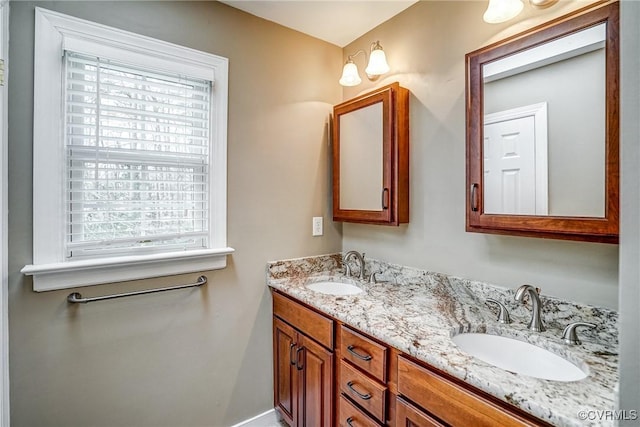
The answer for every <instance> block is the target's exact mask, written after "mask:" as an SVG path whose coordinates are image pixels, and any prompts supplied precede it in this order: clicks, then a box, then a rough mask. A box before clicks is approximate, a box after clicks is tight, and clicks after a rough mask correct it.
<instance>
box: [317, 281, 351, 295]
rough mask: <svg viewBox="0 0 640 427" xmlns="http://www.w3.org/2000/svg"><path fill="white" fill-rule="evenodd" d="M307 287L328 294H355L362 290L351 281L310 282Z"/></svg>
mask: <svg viewBox="0 0 640 427" xmlns="http://www.w3.org/2000/svg"><path fill="white" fill-rule="evenodd" d="M307 289H311V290H312V291H314V292H320V293H321V294H327V295H355V294H359V293H360V292H362V289H360V288H359V287H357V286H356V285H352V284H351V283H344V282H328V281H326V282H314V283H309V284H308V285H307Z"/></svg>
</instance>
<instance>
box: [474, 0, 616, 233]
mask: <svg viewBox="0 0 640 427" xmlns="http://www.w3.org/2000/svg"><path fill="white" fill-rule="evenodd" d="M618 51H619V48H618V4H617V3H610V4H607V5H604V6H600V7H598V8H596V9H593V8H590V9H582V10H579V11H577V12H574V13H572V14H570V15H568V16H565V17H562V18H559V19H556V20H554V21H552V22H550V23H548V24H544V25H542V26H540V27H537V28H534V29H533V30H531V31H528V32H526V33H523V34H520V35H517V36H514V37H512V38H510V39H508V40H506V41H503V42H499V43H496V44H494V45H491V46H488V47H486V48H483V49H480V50H478V51H475V52H472V53H470V54H468V55H467V77H468V80H467V184H468V185H467V231H476V232H485V233H498V234H514V235H525V236H535V237H549V238H560V239H573V240H585V241H599V242H611V243H613V242H617V239H618V198H619V197H618V194H619V191H618V186H619V150H618V108H619V107H618V103H619V101H618V81H619V77H618V68H619V67H618V63H619V58H618Z"/></svg>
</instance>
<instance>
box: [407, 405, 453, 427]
mask: <svg viewBox="0 0 640 427" xmlns="http://www.w3.org/2000/svg"><path fill="white" fill-rule="evenodd" d="M442 426H443V424H440V423H439V422H438V421H436V420H434V419H433V418H431V417H430V416H428V415H427V414H425V413H423V412H422V411H420V410H419V409H417V408H414V407H413V406H411V405H410V404H408V403H407V402H405V401H404V400H402V399H397V400H396V427H442Z"/></svg>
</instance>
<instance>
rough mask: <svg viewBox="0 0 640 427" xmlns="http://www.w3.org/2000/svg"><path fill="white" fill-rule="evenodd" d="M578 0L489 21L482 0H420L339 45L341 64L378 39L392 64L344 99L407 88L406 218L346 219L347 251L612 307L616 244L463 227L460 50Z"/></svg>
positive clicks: (361, 64)
mask: <svg viewBox="0 0 640 427" xmlns="http://www.w3.org/2000/svg"><path fill="white" fill-rule="evenodd" d="M525 3H526V2H525ZM584 4H585V2H561V3H560V4H558V5H556V6H554V7H553V8H551V9H548V10H546V11H532V10H531V8H530V7H529V6H528V5H527V7H526V9H525V12H524V13H523V14H522V15H521V16H520V17H518V18H517V19H516V20H513V21H510V22H508V23H504V24H500V25H490V24H486V23H484V22H483V21H482V14H483V12H484V10H485V8H486V2H481V1H441V2H438V1H422V2H418V3H417V4H415V5H414V6H412V7H410V8H409V9H407V10H405V11H404V12H403V13H401V14H400V15H398V16H396V17H394V18H392V19H391V20H389V21H387V22H385V23H383V24H382V25H380V26H379V27H377V28H375V29H374V30H372V31H371V32H369V33H367V34H365V35H364V36H362V37H361V38H359V39H358V40H356V41H355V42H354V43H352V44H350V45H349V46H347V47H346V48H345V49H344V51H343V60H346V56H347V55H348V54H350V53H353V52H355V51H356V50H358V49H368V47H369V45H370V43H371V42H373V41H375V40H380V43H381V45H382V46H383V47H384V49H385V52H386V54H387V59H388V62H389V64H390V66H391V71H390V72H389V74H387V75H385V76H383V78H381V79H380V80H379V81H377V82H376V83H375V84H372V83H371V82H369V81H367V80H366V79H365V80H364V83H363V84H362V85H360V86H357V87H355V88H345V89H344V91H343V98H344V99H348V98H351V97H353V96H355V95H358V94H359V93H362V92H366V91H368V90H370V89H372V88H373V87H377V86H382V85H385V84H388V83H390V82H392V81H399V82H400V84H401V85H403V86H405V87H406V88H408V89H409V90H410V91H411V94H412V95H411V99H410V109H411V112H410V119H411V134H410V138H411V184H410V185H411V204H410V210H411V212H410V215H411V218H410V223H409V224H408V225H406V226H401V227H399V228H395V227H380V226H368V225H361V224H345V225H344V226H343V248H344V249H345V250H349V249H357V250H361V251H364V252H366V253H367V255H368V256H370V257H372V258H378V259H383V260H387V261H391V262H396V263H400V264H405V265H410V266H416V267H421V268H426V269H429V270H433V271H438V272H442V273H449V274H454V275H457V276H462V277H466V278H471V279H477V280H484V281H488V282H491V283H495V284H498V285H502V286H505V287H509V288H515V287H517V286H518V285H520V284H522V283H531V284H534V285H536V286H538V287H540V288H542V292H543V293H544V294H547V295H554V296H559V297H566V298H569V299H572V300H575V301H579V302H585V303H592V304H598V305H603V306H607V307H614V308H615V307H617V304H618V295H617V292H618V285H617V280H618V247H617V245H605V244H595V243H578V242H567V241H556V240H545V239H533V238H520V237H510V236H496V235H487V234H479V233H467V232H465V99H464V93H465V92H464V91H465V63H464V57H465V54H466V53H467V52H471V51H473V50H476V49H478V48H479V47H481V46H484V45H487V44H489V43H491V42H494V41H497V40H500V39H502V38H504V37H506V36H508V35H512V34H514V33H516V32H519V31H522V30H524V29H526V28H529V27H531V26H533V25H535V24H539V23H541V22H542V21H546V20H548V19H549V18H550V17H552V16H553V17H555V16H558V15H561V14H564V13H566V12H567V11H568V10H570V9H571V8H575V7H577V6H582V5H584ZM358 60H359V61H360V62H357V65H358V66H359V68H360V69H363V68H364V61H363V60H362V59H361V58H359V59H358Z"/></svg>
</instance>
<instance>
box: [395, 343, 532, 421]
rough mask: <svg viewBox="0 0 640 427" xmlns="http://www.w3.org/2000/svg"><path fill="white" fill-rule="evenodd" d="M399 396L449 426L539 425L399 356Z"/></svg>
mask: <svg viewBox="0 0 640 427" xmlns="http://www.w3.org/2000/svg"><path fill="white" fill-rule="evenodd" d="M398 393H399V394H401V395H403V396H406V397H407V398H409V399H410V400H412V401H414V402H415V403H417V404H418V405H420V406H422V407H423V408H425V409H426V410H427V411H429V412H431V413H432V414H433V415H435V416H437V417H438V418H440V419H441V420H443V421H444V422H446V423H448V424H451V425H452V426H474V427H495V426H502V427H512V426H535V425H542V424H537V423H533V422H530V421H528V420H526V419H524V418H522V417H520V416H518V415H516V414H512V413H510V412H507V410H506V408H501V407H500V406H498V405H497V404H495V403H494V402H491V401H489V400H487V399H484V398H482V397H480V396H478V395H476V394H474V393H473V392H471V391H469V390H466V389H465V388H463V387H461V386H459V385H458V384H455V383H453V382H451V381H449V380H447V379H445V378H443V377H441V376H439V375H437V374H436V373H434V372H431V371H429V370H427V369H425V368H423V367H422V366H419V365H417V364H415V363H413V362H411V361H410V360H408V359H405V358H404V357H402V356H398Z"/></svg>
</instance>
